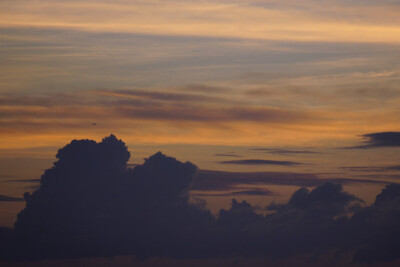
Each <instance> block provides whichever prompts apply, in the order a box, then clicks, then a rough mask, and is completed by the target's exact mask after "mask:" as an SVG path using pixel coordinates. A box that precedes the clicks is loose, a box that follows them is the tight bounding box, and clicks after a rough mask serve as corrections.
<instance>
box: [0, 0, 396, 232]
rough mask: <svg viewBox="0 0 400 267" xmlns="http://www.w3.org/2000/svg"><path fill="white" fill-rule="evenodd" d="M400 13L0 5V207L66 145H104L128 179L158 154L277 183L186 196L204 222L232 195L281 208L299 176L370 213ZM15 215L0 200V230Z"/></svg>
mask: <svg viewBox="0 0 400 267" xmlns="http://www.w3.org/2000/svg"><path fill="white" fill-rule="evenodd" d="M399 14H400V3H399V1H397V0H381V1H372V0H364V1H361V0H360V1H357V0H352V1H344V0H323V1H321V0H318V1H317V0H304V1H297V0H279V1H278V0H276V1H275V0H264V1H261V0H260V1H251V0H241V1H233V0H213V1H201V0H196V1H195V0H171V1H161V0H160V1H157V0H154V1H153V0H143V1H141V0H129V1H128V0H118V1H105V0H97V1H91V0H81V1H74V0H68V1H63V0H57V1H56V0H54V1H49V0H43V1H25V0H13V1H0V62H1V64H0V180H1V181H0V182H1V183H2V185H1V186H0V195H1V196H7V197H14V198H21V196H22V194H23V193H24V192H25V191H32V190H34V188H35V186H37V185H38V180H37V179H39V178H40V176H41V174H43V171H44V170H45V169H48V168H50V167H51V165H52V163H53V162H54V161H55V155H56V153H57V151H58V149H60V148H62V147H63V146H65V145H66V144H67V143H69V142H70V141H71V140H73V139H93V140H96V141H101V139H102V138H103V137H105V136H108V135H110V134H111V133H113V134H115V135H116V136H117V137H118V138H120V139H122V140H123V141H124V142H125V143H126V144H127V146H128V147H129V150H130V152H131V159H130V163H131V164H141V163H143V159H144V158H147V157H149V156H150V155H152V154H154V153H156V152H157V151H162V152H163V153H165V154H167V155H170V156H173V157H176V158H177V159H179V160H181V161H191V162H193V163H194V164H196V165H197V166H198V167H199V169H201V170H217V171H221V172H222V171H223V172H232V173H240V172H246V173H252V172H265V173H266V172H269V173H272V172H274V173H275V174H273V175H270V176H271V177H270V178H268V179H270V180H268V181H269V182H265V183H258V182H257V183H256V185H255V184H254V183H252V182H245V181H243V183H242V184H241V183H238V184H235V185H234V186H233V187H231V188H229V190H230V191H229V190H228V191H226V192H228V193H226V192H225V193H224V191H221V190H219V191H218V190H216V189H215V188H214V189H215V190H210V191H204V190H196V187H195V188H194V189H193V195H194V196H195V198H196V199H198V198H204V199H206V200H207V205H208V207H209V208H211V209H212V211H217V210H218V209H219V208H221V207H227V206H229V202H230V200H231V198H232V196H233V195H235V194H236V193H235V192H236V191H235V190H239V189H240V190H242V191H241V192H242V193H241V194H240V195H239V196H237V198H238V199H248V200H249V201H250V202H251V203H253V204H256V205H266V204H268V203H269V202H271V201H278V202H279V201H283V200H287V199H288V198H289V196H290V194H292V193H293V192H294V191H295V190H296V189H298V188H299V187H300V186H302V185H303V184H302V183H301V182H296V181H294V180H296V177H310V178H313V179H314V178H315V179H336V181H342V182H343V181H344V188H345V189H346V190H348V191H349V192H351V193H353V194H355V195H357V196H359V197H360V198H362V199H364V200H365V201H366V202H367V203H369V204H370V203H372V202H373V201H374V199H375V196H376V194H377V193H378V192H379V191H380V190H381V189H382V187H383V186H384V185H385V184H386V183H387V182H396V181H397V182H398V181H399V179H400V163H399V160H400V153H399V152H400V151H399V149H400V134H399V132H400V16H399ZM390 132H391V133H390ZM377 133H382V134H381V135H379V134H377ZM391 134H392V135H391ZM277 173H280V174H277ZM282 173H293V177H294V178H293V179H294V180H293V181H292V180H290V181H289V180H285V181H286V182H277V180H279V179H280V177H281V176H280V175H281V174H282ZM200 175H201V174H200ZM282 175H283V174H282ZM296 175H297V176H296ZM245 176H246V175H242V176H241V177H242V178H243V179H245V178H244V177H245ZM272 176H273V177H272ZM268 177H269V176H268ZM285 177H286V176H282V179H288V178H287V177H286V178H285ZM254 179H256V178H254ZM299 179H300V178H299ZM346 179H347V181H348V182H346ZM354 179H358V180H362V181H360V182H357V181H356V182H355V181H354ZM272 180H273V181H272ZM306 186H308V187H310V188H312V187H313V184H312V183H310V184H307V185H306ZM246 189H247V191H246ZM254 190H256V191H257V190H258V191H257V192H260V193H254ZM210 192H211V193H210ZM246 192H249V193H248V194H246ZM262 192H264V193H265V192H273V194H267V193H265V194H264V193H262ZM24 205H25V203H23V202H15V201H2V200H1V199H0V212H1V214H0V218H1V219H0V225H2V226H12V225H13V223H14V222H15V219H16V214H17V213H18V211H19V210H20V209H21V208H23V207H24Z"/></svg>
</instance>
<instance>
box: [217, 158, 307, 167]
mask: <svg viewBox="0 0 400 267" xmlns="http://www.w3.org/2000/svg"><path fill="white" fill-rule="evenodd" d="M218 163H220V164H236V165H283V166H292V165H300V164H301V163H298V162H293V161H278V160H266V159H243V160H226V161H219V162H218Z"/></svg>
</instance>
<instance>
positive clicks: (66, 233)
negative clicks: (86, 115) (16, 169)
mask: <svg viewBox="0 0 400 267" xmlns="http://www.w3.org/2000/svg"><path fill="white" fill-rule="evenodd" d="M56 157H57V159H58V161H56V162H55V163H54V166H53V167H52V168H51V169H48V170H46V171H45V173H44V174H43V175H42V177H41V185H40V188H39V189H38V190H37V191H35V192H33V193H32V194H29V193H25V194H24V198H25V200H26V207H25V209H24V210H22V211H21V212H20V213H19V214H18V220H17V222H16V223H15V236H16V237H15V238H16V242H17V244H18V246H17V247H16V254H15V257H28V258H37V257H39V258H40V257H80V256H90V255H97V256H105V255H115V254H122V253H134V254H137V255H141V256H147V255H153V254H156V255H160V254H163V253H172V254H173V253H174V252H173V250H174V248H175V247H182V246H183V243H184V242H185V240H184V238H183V236H181V235H182V234H183V233H184V232H185V231H188V230H189V229H188V228H190V229H198V232H199V233H200V232H201V229H202V225H203V224H206V223H207V222H208V221H209V220H212V216H211V214H210V213H209V212H208V211H203V210H201V209H200V208H198V207H197V206H194V205H192V204H189V202H188V190H189V188H190V186H191V184H192V182H193V179H194V177H195V175H196V171H197V168H196V166H194V165H193V164H191V163H189V162H186V163H182V162H179V161H177V160H175V159H174V158H170V157H167V156H165V155H163V154H162V153H156V154H155V155H153V156H151V157H149V158H148V159H146V160H145V163H144V164H143V165H139V166H136V167H135V168H133V169H130V168H127V162H128V160H129V157H130V153H129V152H128V150H127V148H126V147H125V144H124V143H123V142H122V141H121V140H118V139H116V137H115V136H113V135H111V136H109V137H107V138H104V139H103V141H102V142H100V143H96V142H95V141H92V140H79V141H78V140H74V141H72V142H71V143H70V144H68V145H67V146H65V147H64V148H62V149H60V150H59V151H58V153H57V156H56ZM160 249H162V250H160ZM167 250H168V252H167Z"/></svg>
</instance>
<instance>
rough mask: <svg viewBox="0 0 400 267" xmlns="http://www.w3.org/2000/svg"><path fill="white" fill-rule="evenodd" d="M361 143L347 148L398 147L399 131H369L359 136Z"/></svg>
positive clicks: (399, 141) (399, 142)
mask: <svg viewBox="0 0 400 267" xmlns="http://www.w3.org/2000/svg"><path fill="white" fill-rule="evenodd" d="M361 137H362V138H363V139H366V140H365V141H363V144H362V145H359V146H354V147H348V148H377V147H398V146H400V132H380V133H370V134H364V135H362V136H361Z"/></svg>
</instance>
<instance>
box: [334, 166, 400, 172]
mask: <svg viewBox="0 0 400 267" xmlns="http://www.w3.org/2000/svg"><path fill="white" fill-rule="evenodd" d="M340 168H341V169H345V170H349V171H353V172H384V171H400V165H392V166H350V167H340Z"/></svg>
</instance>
